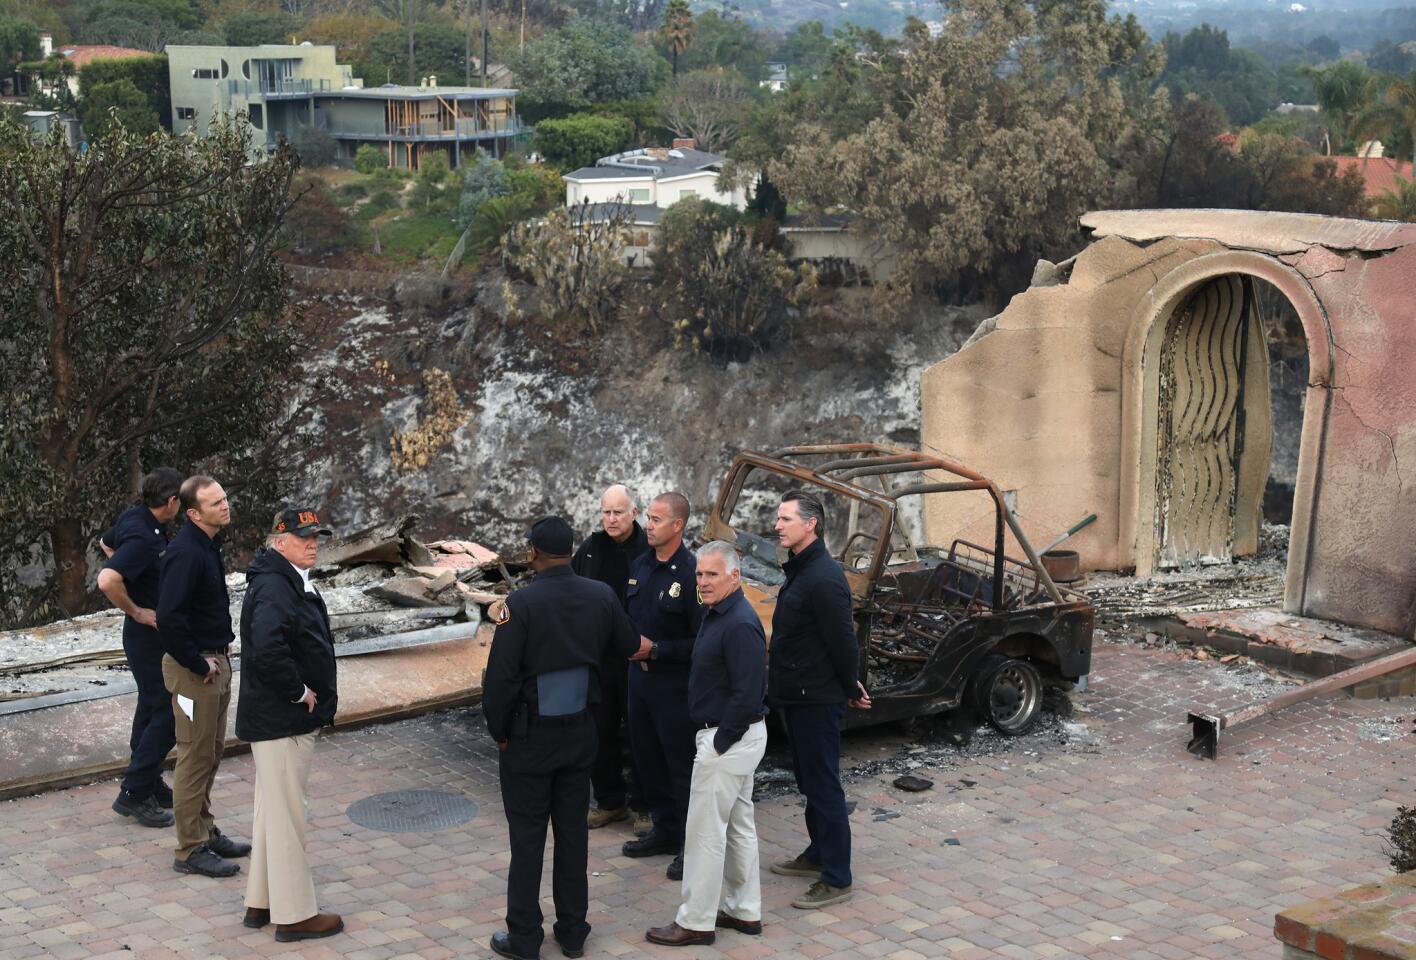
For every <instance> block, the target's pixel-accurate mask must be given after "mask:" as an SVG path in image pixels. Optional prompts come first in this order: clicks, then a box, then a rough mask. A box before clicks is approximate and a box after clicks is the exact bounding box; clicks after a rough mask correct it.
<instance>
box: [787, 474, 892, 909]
mask: <svg viewBox="0 0 1416 960" xmlns="http://www.w3.org/2000/svg"><path fill="white" fill-rule="evenodd" d="M825 525H826V510H825V508H824V507H823V506H822V504H821V501H820V500H819V499H817V498H816V497H814V496H812V495H811V494H809V493H803V492H801V491H793V492H791V493H788V494H787V495H786V496H785V497H783V498H782V502H781V505H780V506H778V507H777V537H778V542H779V543H780V544H781V545H782V546H783V547H785V548H786V549H787V550H788V551H790V553H791V557H790V559H788V560H787V562H786V563H785V564H783V566H782V571H783V572H784V573H785V574H786V582H785V583H783V584H782V588H781V590H779V591H778V593H777V603H776V609H775V610H774V611H773V613H772V647H771V657H770V660H769V663H768V671H767V702H768V703H770V704H771V705H772V706H773V707H775V708H777V709H779V710H780V711H781V714H782V719H783V720H784V721H785V723H786V727H787V737H788V738H789V739H790V740H791V745H792V768H793V772H794V773H795V774H796V782H797V788H798V789H799V790H801V792H802V795H803V796H804V797H806V814H805V819H806V832H807V836H808V838H809V842H808V844H807V847H806V849H805V850H804V851H803V852H802V853H801V854H799V855H798V856H796V857H793V858H792V859H790V860H783V861H780V862H778V863H774V864H772V872H773V873H777V874H782V875H783V876H788V877H809V878H811V880H812V884H811V886H810V887H808V888H807V891H806V893H804V894H803V895H802V896H800V897H798V898H797V899H796V900H793V901H792V906H794V907H798V908H800V909H803V910H811V909H815V908H818V907H826V906H830V905H831V904H833V903H840V902H842V901H844V900H849V899H850V897H851V824H850V820H849V819H848V815H849V811H848V810H847V809H846V794H845V790H844V789H842V787H841V728H840V724H841V718H842V717H844V716H845V715H846V706H847V704H848V703H849V705H850V706H853V707H856V708H858V709H862V710H865V709H869V708H870V697H869V696H867V695H866V692H865V687H864V686H863V685H862V684H861V683H860V682H859V681H857V679H856V666H857V661H858V659H859V656H860V652H859V648H858V646H857V644H856V635H855V620H854V618H853V616H852V613H851V588H850V585H849V584H848V583H847V582H846V576H845V573H844V572H843V571H842V570H841V565H840V564H839V563H837V562H836V560H835V558H833V557H832V556H831V554H830V553H828V552H827V550H826V541H825V540H823V539H822V536H823V535H824V533H825V529H824V528H825Z"/></svg>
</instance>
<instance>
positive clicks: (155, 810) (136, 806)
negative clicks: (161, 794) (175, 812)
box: [113, 790, 172, 827]
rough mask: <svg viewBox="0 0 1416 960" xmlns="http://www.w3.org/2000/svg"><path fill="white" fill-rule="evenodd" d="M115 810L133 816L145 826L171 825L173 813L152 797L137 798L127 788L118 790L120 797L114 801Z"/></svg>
mask: <svg viewBox="0 0 1416 960" xmlns="http://www.w3.org/2000/svg"><path fill="white" fill-rule="evenodd" d="M113 812H114V813H121V814H122V815H123V816H125V817H132V818H133V819H134V820H136V821H138V823H141V824H142V825H143V826H145V827H170V826H172V814H171V813H169V812H168V811H166V810H164V809H162V808H161V807H159V806H158V805H157V801H156V800H154V799H153V798H152V797H143V798H142V799H141V800H138V799H135V798H134V797H133V795H132V794H131V793H129V792H128V791H126V790H119V791H118V799H117V800H114V801H113Z"/></svg>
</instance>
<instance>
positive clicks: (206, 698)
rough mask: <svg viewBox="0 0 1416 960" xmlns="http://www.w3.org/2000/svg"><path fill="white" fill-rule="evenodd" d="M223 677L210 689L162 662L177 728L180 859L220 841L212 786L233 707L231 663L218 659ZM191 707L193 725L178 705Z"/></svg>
mask: <svg viewBox="0 0 1416 960" xmlns="http://www.w3.org/2000/svg"><path fill="white" fill-rule="evenodd" d="M216 660H217V663H218V664H219V665H220V666H219V669H220V670H221V672H220V673H219V674H217V676H216V679H214V680H213V681H212V682H211V683H202V678H201V677H199V676H197V675H196V674H194V673H193V672H192V671H190V670H188V669H187V668H186V667H184V666H182V665H181V664H180V663H178V662H177V661H176V660H173V659H172V658H171V657H170V656H167V655H166V654H164V655H163V657H162V682H163V684H164V685H165V686H166V687H167V692H168V693H170V694H172V718H173V720H174V721H175V723H176V725H177V765H176V766H175V767H173V769H172V816H173V818H175V820H176V821H177V824H176V826H177V859H178V860H186V859H187V858H188V857H190V856H191V855H192V851H193V850H196V849H197V847H199V846H201V845H202V844H204V843H206V842H207V841H208V840H211V839H212V838H214V837H215V836H216V833H215V831H216V819H215V818H214V817H212V815H211V785H212V784H213V783H215V782H216V768H217V767H219V766H220V765H221V751H222V748H223V747H224V746H225V745H226V713H227V711H228V710H229V709H230V707H231V660H230V658H228V657H226V656H218V657H217V658H216ZM179 696H182V697H186V698H187V699H189V700H191V701H192V704H191V710H192V716H191V719H188V718H187V714H186V713H184V712H183V711H182V708H181V706H179V705H178V703H177V698H178V697H179Z"/></svg>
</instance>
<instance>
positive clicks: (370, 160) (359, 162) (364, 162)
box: [354, 143, 388, 174]
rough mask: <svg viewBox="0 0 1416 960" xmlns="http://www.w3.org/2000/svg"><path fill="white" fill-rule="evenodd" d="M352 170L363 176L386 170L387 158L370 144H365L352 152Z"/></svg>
mask: <svg viewBox="0 0 1416 960" xmlns="http://www.w3.org/2000/svg"><path fill="white" fill-rule="evenodd" d="M354 169H355V170H358V171H359V172H360V173H363V174H370V173H377V172H378V171H380V170H387V169H388V157H386V156H384V152H383V151H382V150H380V149H379V148H378V147H376V146H374V145H373V144H371V143H366V144H364V145H363V146H361V147H360V148H359V149H358V150H355V151H354Z"/></svg>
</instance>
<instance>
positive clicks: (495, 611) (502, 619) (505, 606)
mask: <svg viewBox="0 0 1416 960" xmlns="http://www.w3.org/2000/svg"><path fill="white" fill-rule="evenodd" d="M487 612H488V613H490V614H491V615H492V622H493V623H495V624H496V625H497V626H501V625H502V624H504V623H508V622H510V620H511V604H509V603H507V602H506V598H505V597H503V598H501V599H500V600H493V601H492V605H491V606H490V607H488V608H487Z"/></svg>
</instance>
